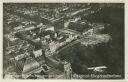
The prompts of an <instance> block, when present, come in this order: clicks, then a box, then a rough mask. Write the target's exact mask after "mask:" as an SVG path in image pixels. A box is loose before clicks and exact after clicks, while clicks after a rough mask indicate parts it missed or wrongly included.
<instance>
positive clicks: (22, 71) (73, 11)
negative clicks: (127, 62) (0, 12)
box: [2, 2, 125, 80]
mask: <svg viewBox="0 0 128 82" xmlns="http://www.w3.org/2000/svg"><path fill="white" fill-rule="evenodd" d="M2 52H3V56H2V57H3V58H2V61H3V68H2V70H3V71H2V78H3V79H32V80H36V79H37V80H44V79H64V80H71V79H77V80H80V79H83V80H100V79H101V80H106V79H111V80H116V79H120V80H121V79H125V3H87V2H86V3H73V2H72V3H71V2H70V3H64V2H61V3H41V2H40V3H31V2H29V3H25V2H23V3H18V2H4V3H3V51H2Z"/></svg>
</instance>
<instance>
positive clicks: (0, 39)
mask: <svg viewBox="0 0 128 82" xmlns="http://www.w3.org/2000/svg"><path fill="white" fill-rule="evenodd" d="M3 2H5V3H6V2H18V3H30V2H31V3H62V2H64V3H65V2H66V3H125V79H123V80H93V79H92V80H58V79H57V80H55V79H52V80H51V79H49V80H16V79H15V80H12V79H10V80H7V79H2V64H3V61H2V58H3V57H2V54H3ZM127 14H128V0H1V1H0V61H1V62H0V65H1V66H0V82H17V81H18V82H23V81H24V82H29V81H31V82H37V81H38V82H42V81H47V82H56V81H62V82H65V81H67V82H69V81H73V82H78V81H81V82H84V81H87V82H88V81H89V82H108V81H110V82H128V70H127V69H128V63H127V62H128V60H127V58H128V55H127V53H128V51H127V50H128V38H127V36H128V28H127V26H128V23H127V22H128V15H127Z"/></svg>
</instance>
